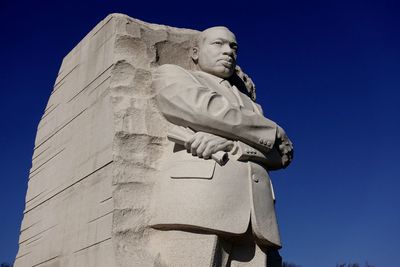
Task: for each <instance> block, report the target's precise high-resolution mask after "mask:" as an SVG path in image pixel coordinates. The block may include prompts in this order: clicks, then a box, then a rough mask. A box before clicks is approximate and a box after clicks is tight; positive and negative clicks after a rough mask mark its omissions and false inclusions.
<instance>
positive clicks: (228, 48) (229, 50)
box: [222, 44, 235, 56]
mask: <svg viewBox="0 0 400 267" xmlns="http://www.w3.org/2000/svg"><path fill="white" fill-rule="evenodd" d="M222 53H223V54H224V55H229V56H234V55H235V50H234V49H233V48H232V47H231V46H230V45H229V44H225V45H224V46H223V47H222Z"/></svg>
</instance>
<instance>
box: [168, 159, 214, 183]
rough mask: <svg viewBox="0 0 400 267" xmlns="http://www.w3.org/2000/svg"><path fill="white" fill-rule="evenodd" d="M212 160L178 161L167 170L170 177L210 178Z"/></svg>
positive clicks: (212, 166) (212, 170) (212, 173)
mask: <svg viewBox="0 0 400 267" xmlns="http://www.w3.org/2000/svg"><path fill="white" fill-rule="evenodd" d="M215 164H216V162H215V161H214V160H211V159H210V160H204V159H199V160H185V161H178V162H175V163H174V164H173V166H172V167H171V168H170V169H169V170H168V173H169V176H170V177H171V178H172V179H211V178H212V177H213V175H214V169H215Z"/></svg>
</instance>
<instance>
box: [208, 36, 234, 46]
mask: <svg viewBox="0 0 400 267" xmlns="http://www.w3.org/2000/svg"><path fill="white" fill-rule="evenodd" d="M216 40H221V41H224V42H226V43H229V44H230V45H236V46H238V44H237V43H236V42H230V41H229V40H228V39H225V38H221V37H218V38H214V39H212V42H214V41H216Z"/></svg>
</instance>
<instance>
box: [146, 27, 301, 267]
mask: <svg viewBox="0 0 400 267" xmlns="http://www.w3.org/2000/svg"><path fill="white" fill-rule="evenodd" d="M237 49H238V44H237V42H236V38H235V35H234V34H233V33H232V32H231V31H230V30H229V29H227V28H225V27H213V28H209V29H207V30H205V31H203V32H201V33H200V34H199V35H198V37H197V39H196V43H195V45H194V47H193V48H192V50H191V58H192V60H193V62H194V64H195V66H196V68H197V70H195V71H189V70H186V69H184V68H182V67H179V66H177V65H171V64H165V65H162V66H160V67H159V68H158V69H157V70H156V71H155V73H154V77H153V85H152V86H153V88H154V89H155V90H156V92H157V103H158V106H159V108H160V111H161V113H162V114H163V115H164V117H165V118H166V120H167V121H168V122H169V123H170V124H171V125H170V126H171V130H170V133H169V134H168V137H169V145H168V146H167V148H166V150H165V152H164V155H163V157H162V161H161V172H160V174H159V175H158V177H157V178H156V181H155V186H154V190H153V198H152V203H151V218H150V225H151V227H153V228H154V229H157V230H156V234H155V235H154V236H153V237H152V241H151V242H150V246H151V247H152V249H153V251H154V253H156V255H157V261H158V262H159V264H160V266H243V265H245V266H268V267H270V266H280V265H281V258H280V256H279V253H278V249H279V248H280V247H281V241H280V237H279V231H278V225H277V221H276V216H275V210H274V192H273V188H272V184H271V181H270V178H269V175H268V171H269V170H276V169H280V168H285V167H286V166H288V165H289V163H290V162H291V160H292V157H293V149H292V143H291V142H290V140H289V139H288V137H287V135H286V134H285V131H284V130H283V129H282V128H281V127H280V126H278V125H277V124H276V123H275V122H273V121H271V120H269V119H267V118H266V117H264V115H263V111H262V109H261V107H260V106H259V105H258V104H256V103H255V102H254V100H255V91H254V85H253V83H252V81H251V80H250V79H249V78H248V77H247V76H246V75H245V74H244V73H243V72H241V70H240V68H239V67H238V66H236V57H237Z"/></svg>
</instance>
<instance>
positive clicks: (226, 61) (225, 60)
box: [218, 58, 233, 68]
mask: <svg viewBox="0 0 400 267" xmlns="http://www.w3.org/2000/svg"><path fill="white" fill-rule="evenodd" d="M218 61H219V62H221V64H222V65H224V66H225V67H228V68H230V67H232V65H233V59H232V58H222V59H219V60H218Z"/></svg>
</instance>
